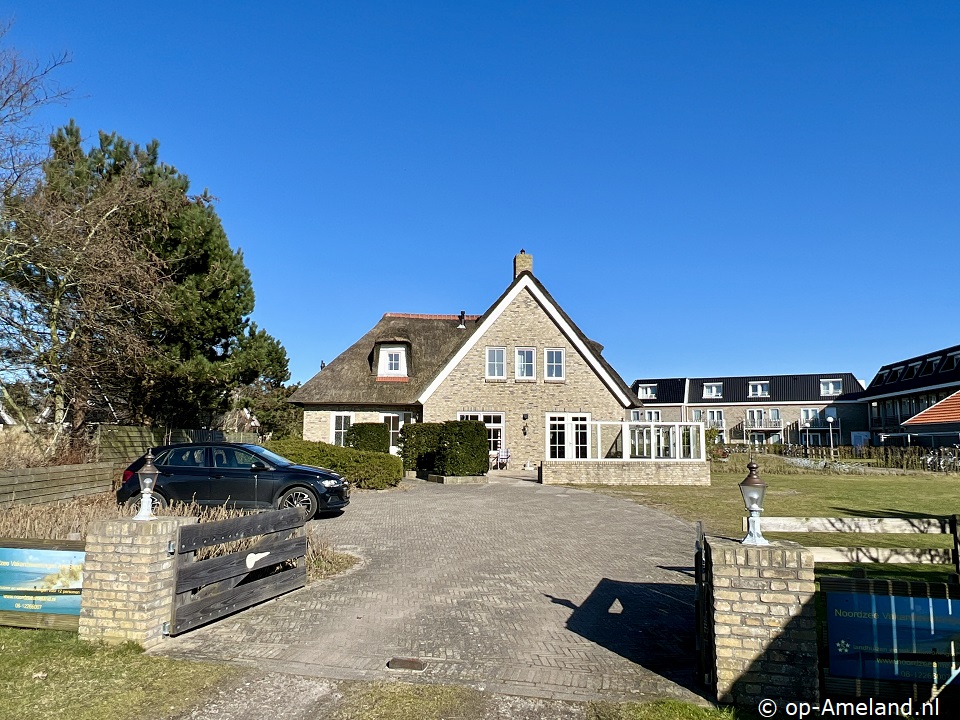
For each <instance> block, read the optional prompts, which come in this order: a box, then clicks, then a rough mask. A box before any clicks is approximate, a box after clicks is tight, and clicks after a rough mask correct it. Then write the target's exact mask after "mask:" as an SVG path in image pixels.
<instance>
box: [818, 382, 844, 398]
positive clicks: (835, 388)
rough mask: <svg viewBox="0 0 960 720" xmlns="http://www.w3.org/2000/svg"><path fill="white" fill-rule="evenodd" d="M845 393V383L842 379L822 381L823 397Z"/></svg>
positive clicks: (821, 390) (821, 392)
mask: <svg viewBox="0 0 960 720" xmlns="http://www.w3.org/2000/svg"><path fill="white" fill-rule="evenodd" d="M842 392H843V381H842V380H841V379H840V378H835V379H831V380H821V381H820V394H821V395H829V396H833V395H839V394H840V393H842Z"/></svg>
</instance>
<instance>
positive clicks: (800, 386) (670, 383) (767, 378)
mask: <svg viewBox="0 0 960 720" xmlns="http://www.w3.org/2000/svg"><path fill="white" fill-rule="evenodd" d="M831 380H832V381H836V382H837V383H839V388H838V389H839V392H831V393H828V394H823V393H822V389H823V386H822V384H821V383H822V382H823V381H831ZM754 383H767V387H766V390H767V394H766V395H758V394H754V395H751V394H750V386H751V385H752V384H754ZM652 384H656V385H657V398H656V400H644V403H645V404H656V403H664V402H677V403H679V402H686V403H688V404H693V403H696V404H711V405H728V404H731V403H755V402H763V403H765V404H766V403H773V402H805V401H806V402H825V401H829V402H836V401H838V400H840V401H846V400H851V399H855V398H856V397H857V396H858V395H859V394H860V393H861V392H862V391H863V386H862V385H861V384H860V381H859V380H857V378H856V377H855V376H854V375H853V373H809V374H804V375H799V374H796V375H738V376H716V377H699V378H660V379H656V380H636V381H635V382H634V383H633V385H632V386H631V387H632V388H633V390H634V392H635V393H637V394H638V395H640V386H641V385H652ZM711 385H714V386H715V385H720V389H719V394H716V395H715V394H712V393H708V394H707V395H704V389H705V387H707V386H711ZM661 386H662V387H663V388H664V391H663V392H661ZM685 387H686V398H685V399H684V388H685ZM831 390H834V387H831ZM667 397H670V398H671V399H669V400H668V399H666V398H667ZM673 398H679V399H673ZM641 399H643V397H642V395H641Z"/></svg>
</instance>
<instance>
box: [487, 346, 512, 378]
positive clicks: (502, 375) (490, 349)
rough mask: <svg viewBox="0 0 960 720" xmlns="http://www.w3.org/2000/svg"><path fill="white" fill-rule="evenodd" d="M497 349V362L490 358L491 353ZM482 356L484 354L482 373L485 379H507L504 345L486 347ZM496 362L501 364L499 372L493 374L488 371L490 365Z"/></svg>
mask: <svg viewBox="0 0 960 720" xmlns="http://www.w3.org/2000/svg"><path fill="white" fill-rule="evenodd" d="M498 351H499V353H500V362H499V363H497V361H496V360H491V356H492V354H493V353H496V352H498ZM483 356H484V363H483V372H484V375H483V376H484V377H485V378H486V379H487V380H506V379H507V349H506V348H505V347H488V348H487V349H486V352H484V354H483ZM497 364H499V365H501V368H500V374H499V375H493V374H491V373H490V367H491V365H497Z"/></svg>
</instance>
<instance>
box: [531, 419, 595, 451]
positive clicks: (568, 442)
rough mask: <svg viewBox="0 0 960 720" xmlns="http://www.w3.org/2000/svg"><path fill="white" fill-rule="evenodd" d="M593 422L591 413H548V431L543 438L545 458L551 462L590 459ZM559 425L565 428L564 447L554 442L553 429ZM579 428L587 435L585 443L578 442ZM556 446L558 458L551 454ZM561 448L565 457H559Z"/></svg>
mask: <svg viewBox="0 0 960 720" xmlns="http://www.w3.org/2000/svg"><path fill="white" fill-rule="evenodd" d="M592 421H593V418H592V415H591V413H583V412H576V413H563V412H554V413H546V415H545V420H544V426H545V427H546V429H547V431H546V432H545V433H544V438H543V443H544V457H545V458H548V459H550V460H584V459H587V458H589V457H590V439H591V434H592V433H591V426H592V424H593V422H592ZM559 425H562V426H563V430H562V432H563V445H559V444H557V443H553V442H552V440H553V436H552V432H553V428H554V426H559ZM578 426H579V427H581V428H582V432H585V433H586V435H585V439H584V442H583V443H578V442H577V429H578ZM554 446H555V447H556V448H557V449H558V451H557V455H556V456H554V455H551V452H550V451H551V448H552V447H554ZM561 447H562V448H563V451H562V452H563V457H560V456H559V455H560V452H559V448H561Z"/></svg>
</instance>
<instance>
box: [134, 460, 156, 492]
mask: <svg viewBox="0 0 960 720" xmlns="http://www.w3.org/2000/svg"><path fill="white" fill-rule="evenodd" d="M159 474H160V471H159V470H157V467H156V466H155V465H154V464H153V452H152V451H150V452H148V453H147V457H146V459H145V460H144V463H143V467H142V468H140V469H139V470H138V471H137V479H138V480H139V481H140V489H141V490H142V491H151V492H152V491H153V487H154V485H156V484H157V476H158V475H159Z"/></svg>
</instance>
